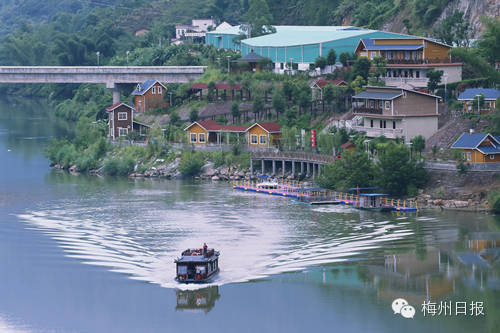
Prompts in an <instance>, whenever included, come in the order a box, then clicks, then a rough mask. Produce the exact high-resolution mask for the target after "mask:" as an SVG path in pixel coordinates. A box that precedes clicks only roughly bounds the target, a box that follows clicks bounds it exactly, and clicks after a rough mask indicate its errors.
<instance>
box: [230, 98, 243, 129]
mask: <svg viewBox="0 0 500 333" xmlns="http://www.w3.org/2000/svg"><path fill="white" fill-rule="evenodd" d="M231 115H232V116H233V124H234V120H235V119H238V121H240V117H241V112H240V107H239V105H238V103H237V102H233V104H232V105H231Z"/></svg>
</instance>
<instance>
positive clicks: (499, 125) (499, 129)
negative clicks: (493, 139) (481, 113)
mask: <svg viewBox="0 0 500 333" xmlns="http://www.w3.org/2000/svg"><path fill="white" fill-rule="evenodd" d="M488 118H489V119H490V120H491V127H492V134H493V135H500V97H498V98H497V100H496V102H495V110H494V111H493V113H491V114H490V115H488Z"/></svg>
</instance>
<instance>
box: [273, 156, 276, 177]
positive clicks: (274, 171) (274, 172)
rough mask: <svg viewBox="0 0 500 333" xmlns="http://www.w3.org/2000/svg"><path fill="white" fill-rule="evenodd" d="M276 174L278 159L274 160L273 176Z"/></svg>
mask: <svg viewBox="0 0 500 333" xmlns="http://www.w3.org/2000/svg"><path fill="white" fill-rule="evenodd" d="M275 175H276V161H275V160H273V176H275Z"/></svg>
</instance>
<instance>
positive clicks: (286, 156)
mask: <svg viewBox="0 0 500 333" xmlns="http://www.w3.org/2000/svg"><path fill="white" fill-rule="evenodd" d="M252 159H256V160H258V159H269V160H287V161H304V162H307V161H308V162H317V163H333V162H334V161H335V158H334V157H333V156H328V155H320V154H314V153H302V152H252Z"/></svg>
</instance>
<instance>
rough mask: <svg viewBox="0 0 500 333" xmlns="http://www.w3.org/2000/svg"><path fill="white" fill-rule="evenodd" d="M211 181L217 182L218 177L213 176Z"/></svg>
mask: <svg viewBox="0 0 500 333" xmlns="http://www.w3.org/2000/svg"><path fill="white" fill-rule="evenodd" d="M211 179H212V180H214V181H219V180H220V178H219V176H213V177H212V178H211Z"/></svg>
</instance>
